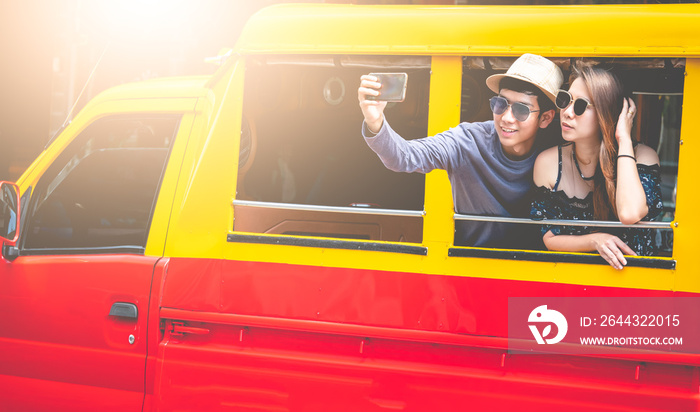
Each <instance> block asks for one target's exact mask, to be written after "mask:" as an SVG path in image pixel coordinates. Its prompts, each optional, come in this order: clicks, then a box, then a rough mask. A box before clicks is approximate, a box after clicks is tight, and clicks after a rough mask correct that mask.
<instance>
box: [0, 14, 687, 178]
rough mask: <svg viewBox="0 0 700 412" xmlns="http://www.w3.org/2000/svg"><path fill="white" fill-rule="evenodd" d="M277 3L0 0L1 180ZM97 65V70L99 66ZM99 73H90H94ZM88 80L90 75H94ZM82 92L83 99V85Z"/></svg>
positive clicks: (189, 68)
mask: <svg viewBox="0 0 700 412" xmlns="http://www.w3.org/2000/svg"><path fill="white" fill-rule="evenodd" d="M285 2H291V1H288V0H287V1H280V0H277V1H275V0H255V1H251V0H7V1H3V2H1V3H0V38H2V42H0V55H1V56H2V65H1V66H0V180H15V179H17V178H18V177H19V175H20V174H21V173H22V172H23V171H24V170H25V169H26V167H27V166H29V164H30V163H31V161H32V160H33V159H34V158H35V157H36V156H37V155H38V154H39V153H40V152H41V150H42V149H43V148H44V146H45V145H46V143H47V142H48V141H49V140H50V138H51V137H52V136H53V135H54V134H55V133H56V132H57V131H58V130H59V129H60V127H61V125H62V124H63V123H64V121H65V120H66V118H67V117H68V115H69V112H70V110H71V108H72V107H73V106H75V111H78V110H80V108H81V107H82V106H83V105H84V104H85V103H86V102H87V101H88V100H90V99H91V98H93V97H95V96H96V95H97V94H98V93H99V92H101V91H102V90H105V89H106V88H108V87H112V86H115V85H118V84H122V83H126V82H132V81H138V80H145V79H148V78H153V77H164V76H181V75H192V74H206V73H211V72H213V71H214V70H215V67H214V66H211V65H208V64H206V63H205V62H204V60H205V58H206V57H210V56H215V55H217V54H218V52H219V50H220V49H221V48H224V47H232V46H233V45H234V43H235V41H236V38H237V36H238V34H239V32H240V30H241V28H242V27H243V25H244V23H245V21H246V20H247V19H248V17H250V15H251V14H253V13H255V12H256V11H257V10H259V9H260V8H262V7H265V6H268V5H271V4H274V3H285ZM296 2H306V3H350V4H437V5H448V4H505V5H518V4H550V5H551V4H591V3H649V2H651V3H658V2H671V3H694V2H698V0H689V1H654V0H651V1H645V0H642V1H594V0H578V1H576V0H531V1H527V0H493V1H488V0H481V1H479V0H413V1H399V0H384V1H381V0H374V1H371V0H346V1H343V0H327V1H322V0H319V1H313V0H312V1H308V0H307V1H303V0H296ZM96 66H97V68H96V69H95V67H96ZM93 70H94V73H93ZM91 74H92V78H91ZM90 78H91V81H89V82H88V79H90ZM83 89H84V92H83V94H82V96H81V97H80V99H79V100H78V97H79V96H80V93H81V90H83Z"/></svg>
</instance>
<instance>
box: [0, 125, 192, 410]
mask: <svg viewBox="0 0 700 412" xmlns="http://www.w3.org/2000/svg"><path fill="white" fill-rule="evenodd" d="M179 126H180V116H179V115H153V114H151V115H147V114H139V115H123V116H113V117H106V118H102V119H99V120H97V121H95V122H94V123H92V124H91V125H89V126H88V127H86V128H85V129H84V130H83V131H82V132H81V133H80V134H79V135H78V136H76V137H75V139H73V141H72V142H71V143H70V144H69V145H68V146H67V147H66V148H65V149H64V150H63V152H62V153H61V154H60V155H59V156H58V157H57V158H56V159H55V160H54V161H53V162H52V164H51V165H50V166H49V167H48V168H47V169H46V171H45V172H44V173H43V174H42V176H41V177H40V178H39V179H38V181H37V184H36V187H34V188H29V189H26V188H25V192H24V193H23V198H22V201H23V202H27V201H29V203H28V204H26V205H23V206H22V209H23V213H24V214H22V215H21V219H22V222H21V236H20V240H19V244H18V245H19V246H18V248H17V249H15V251H14V253H13V252H12V250H11V249H7V248H6V249H5V253H4V256H5V259H4V261H3V262H1V263H0V399H1V401H0V410H8V411H10V410H12V411H15V410H17V411H18V410H22V411H32V410H52V411H56V410H70V411H97V410H99V411H112V410H114V411H138V410H141V409H142V407H143V401H144V374H145V363H146V355H147V342H146V336H147V334H146V331H147V326H148V325H147V320H148V316H147V315H148V300H149V294H150V290H151V281H152V276H153V271H154V265H155V264H156V263H157V261H158V260H159V259H160V257H159V256H146V255H145V248H146V242H147V238H148V233H149V227H150V225H151V221H152V218H153V214H154V209H155V205H156V201H157V198H158V193H159V189H160V186H161V181H162V178H163V175H164V172H165V168H166V165H167V163H168V157H169V153H170V150H171V146H172V142H173V140H174V138H175V135H176V133H177V131H178V128H179ZM30 193H31V196H29V194H30ZM29 199H31V200H29ZM25 211H26V212H25ZM13 255H16V257H14V258H13V257H12V256H13ZM8 258H9V259H8Z"/></svg>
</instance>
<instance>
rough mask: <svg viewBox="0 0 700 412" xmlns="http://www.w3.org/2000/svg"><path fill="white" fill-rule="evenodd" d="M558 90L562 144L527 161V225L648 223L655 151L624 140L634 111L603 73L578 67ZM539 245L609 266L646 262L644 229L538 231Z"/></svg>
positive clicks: (654, 212) (657, 191)
mask: <svg viewBox="0 0 700 412" xmlns="http://www.w3.org/2000/svg"><path fill="white" fill-rule="evenodd" d="M569 84H570V88H569V91H565V90H561V91H560V92H559V94H558V96H557V102H556V103H557V107H559V109H561V111H560V120H561V128H562V137H563V139H564V140H565V141H566V143H564V144H562V145H560V146H557V147H553V148H551V149H547V150H545V151H544V152H542V153H541V154H540V155H539V156H538V157H537V160H536V161H535V168H534V171H533V179H534V183H535V186H537V188H536V192H535V197H534V200H533V202H532V209H531V216H532V218H534V219H577V220H619V221H620V222H622V223H623V224H632V223H636V222H638V221H640V220H651V219H653V218H655V217H656V216H658V215H659V214H660V213H661V211H662V208H663V204H662V202H661V188H660V170H659V158H658V156H657V154H656V151H655V150H653V149H651V148H650V147H648V146H644V145H643V144H637V143H636V142H634V141H633V140H632V136H631V129H632V121H633V119H634V115H635V112H636V107H635V105H634V102H633V101H632V99H628V98H625V97H623V95H622V93H623V89H622V84H621V82H620V81H619V79H618V78H617V77H616V76H614V75H613V74H612V73H610V72H609V71H607V70H604V69H601V68H597V67H593V66H590V65H585V64H581V65H579V66H577V67H574V69H573V71H572V73H571V76H570V78H569ZM542 233H543V238H542V240H543V241H544V244H545V246H546V247H547V248H548V249H549V250H558V251H567V252H592V251H597V252H598V253H599V254H600V255H601V256H602V257H603V258H604V259H605V260H606V261H607V262H608V263H609V264H610V265H611V266H612V267H614V268H616V269H622V268H623V267H624V265H626V264H627V260H626V259H625V257H624V255H647V256H648V255H652V254H653V253H654V244H653V242H652V233H651V230H650V229H617V230H615V229H607V228H600V229H598V228H594V227H590V228H589V227H585V226H543V227H542Z"/></svg>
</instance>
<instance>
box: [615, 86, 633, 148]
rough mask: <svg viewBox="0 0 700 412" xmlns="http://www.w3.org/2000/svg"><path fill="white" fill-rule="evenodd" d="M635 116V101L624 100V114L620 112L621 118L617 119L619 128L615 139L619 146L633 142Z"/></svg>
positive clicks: (616, 130)
mask: <svg viewBox="0 0 700 412" xmlns="http://www.w3.org/2000/svg"><path fill="white" fill-rule="evenodd" d="M635 114H637V107H636V106H635V105H634V101H633V100H632V99H630V98H628V97H625V98H623V99H622V112H620V117H619V118H618V119H617V128H616V129H615V138H616V139H617V144H618V145H620V144H622V143H625V142H630V143H631V142H632V123H633V122H634V115H635Z"/></svg>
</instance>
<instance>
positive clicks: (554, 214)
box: [530, 162, 663, 256]
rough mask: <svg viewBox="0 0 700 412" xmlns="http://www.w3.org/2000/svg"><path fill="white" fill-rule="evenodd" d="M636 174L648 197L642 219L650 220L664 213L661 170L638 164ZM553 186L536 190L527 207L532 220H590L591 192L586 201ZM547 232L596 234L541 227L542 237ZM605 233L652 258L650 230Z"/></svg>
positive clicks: (579, 228) (579, 229)
mask: <svg viewBox="0 0 700 412" xmlns="http://www.w3.org/2000/svg"><path fill="white" fill-rule="evenodd" d="M637 171H638V172H639V178H640V180H641V182H642V187H643V188H644V194H645V195H646V198H647V207H648V208H649V211H648V213H647V215H646V216H644V218H642V220H645V221H648V220H652V219H654V218H656V217H658V216H659V215H660V214H661V213H662V212H663V202H662V199H661V169H660V167H659V165H653V166H648V165H643V164H637ZM560 173H561V162H560ZM557 183H558V180H557ZM556 187H557V186H556V185H555V190H550V189H548V188H545V187H538V188H536V189H535V193H534V195H533V201H532V207H531V208H530V217H531V218H532V219H535V220H542V219H566V220H593V193H592V192H590V193H589V194H588V195H587V196H586V198H585V199H579V198H576V197H574V198H570V197H568V196H567V195H566V194H565V193H564V192H563V191H561V190H559V191H558V190H556ZM550 230H551V231H552V233H553V234H554V235H585V234H588V233H592V232H594V231H595V230H594V228H589V227H588V226H552V225H543V226H542V235H544V234H545V233H547V232H548V231H550ZM604 231H605V232H607V233H610V234H613V235H615V236H617V237H619V238H620V240H622V241H623V242H625V243H626V244H627V245H628V246H629V247H630V248H631V249H632V250H634V251H635V252H636V253H637V255H639V256H651V255H654V254H655V252H656V245H655V243H654V238H653V233H652V229H632V228H620V229H610V228H604Z"/></svg>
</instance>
